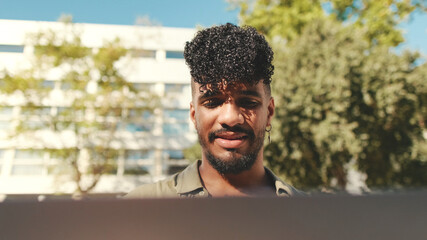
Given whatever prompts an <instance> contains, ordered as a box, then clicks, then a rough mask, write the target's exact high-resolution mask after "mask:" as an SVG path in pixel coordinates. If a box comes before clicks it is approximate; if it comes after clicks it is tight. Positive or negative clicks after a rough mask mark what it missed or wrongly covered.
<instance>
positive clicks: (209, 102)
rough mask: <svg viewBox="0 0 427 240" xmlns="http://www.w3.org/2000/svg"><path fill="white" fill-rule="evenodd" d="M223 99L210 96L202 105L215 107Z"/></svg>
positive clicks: (220, 103)
mask: <svg viewBox="0 0 427 240" xmlns="http://www.w3.org/2000/svg"><path fill="white" fill-rule="evenodd" d="M222 103H223V100H221V99H219V98H210V99H207V100H205V101H204V102H203V103H202V105H203V106H204V107H206V108H216V107H218V106H220V105H222Z"/></svg>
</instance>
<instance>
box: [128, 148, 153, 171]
mask: <svg viewBox="0 0 427 240" xmlns="http://www.w3.org/2000/svg"><path fill="white" fill-rule="evenodd" d="M152 159H154V151H152V150H127V151H126V153H125V172H124V173H125V174H129V175H145V174H149V173H150V171H151V169H152V166H153V164H152ZM147 160H148V161H147Z"/></svg>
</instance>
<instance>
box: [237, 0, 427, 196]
mask: <svg viewBox="0 0 427 240" xmlns="http://www.w3.org/2000/svg"><path fill="white" fill-rule="evenodd" d="M229 2H230V3H231V4H232V5H234V6H235V7H236V6H237V7H240V10H241V11H240V20H241V24H242V25H251V26H254V27H255V28H257V29H258V30H259V31H260V32H262V33H263V34H265V35H266V36H267V38H268V39H269V40H270V42H271V43H272V47H273V50H274V52H275V60H274V61H275V66H276V69H275V75H274V80H273V83H272V84H273V90H274V91H275V93H274V94H275V100H276V116H275V119H274V124H273V127H274V129H273V136H272V139H273V143H272V144H269V145H268V146H267V147H266V150H265V156H266V160H267V162H268V164H269V165H270V166H271V167H272V168H274V169H275V170H276V171H278V172H280V174H281V175H282V176H283V177H284V178H286V179H288V180H290V181H291V182H292V183H293V184H295V185H296V186H298V187H301V188H305V189H312V188H322V187H326V188H331V187H333V188H337V189H344V188H345V186H346V184H347V180H348V179H347V171H348V169H349V168H350V167H353V168H356V169H357V170H358V171H359V172H361V173H363V174H366V176H367V179H366V183H367V184H368V186H370V187H371V188H383V187H390V186H394V187H403V186H416V187H420V186H424V187H425V186H427V174H426V172H427V160H426V156H427V152H426V149H427V144H426V138H425V137H423V133H424V134H425V133H426V128H425V126H426V125H425V119H426V88H425V87H424V85H425V81H426V79H427V77H426V76H427V75H426V73H427V72H426V69H427V65H426V64H423V65H420V64H417V62H418V60H419V54H417V53H409V52H406V53H403V54H400V55H398V54H395V53H393V50H392V48H391V47H394V46H397V45H398V44H399V43H401V42H403V41H404V39H403V37H402V33H401V31H400V29H398V24H399V23H401V22H402V21H404V20H406V19H407V18H408V17H409V15H410V14H411V13H412V12H414V11H426V3H425V1H397V0H396V1H394V0H392V1H385V0H384V1H382V0H380V1H369V0H361V1H347V0H331V1H325V0H302V1H292V0H278V1H267V0H256V1H250V0H230V1H229Z"/></svg>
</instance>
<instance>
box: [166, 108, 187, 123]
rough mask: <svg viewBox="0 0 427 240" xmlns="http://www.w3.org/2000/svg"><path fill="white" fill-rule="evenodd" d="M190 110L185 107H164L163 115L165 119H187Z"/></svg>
mask: <svg viewBox="0 0 427 240" xmlns="http://www.w3.org/2000/svg"><path fill="white" fill-rule="evenodd" d="M189 114H190V111H189V110H187V109H165V110H163V117H164V118H166V119H175V120H177V121H187V119H188V118H189V116H190V115H189Z"/></svg>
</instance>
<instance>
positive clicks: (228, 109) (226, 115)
mask: <svg viewBox="0 0 427 240" xmlns="http://www.w3.org/2000/svg"><path fill="white" fill-rule="evenodd" d="M218 122H219V123H220V124H221V125H227V126H229V127H233V126H235V125H239V124H243V123H244V122H245V118H244V116H243V114H242V112H241V109H240V108H239V107H238V106H236V104H235V103H233V102H231V101H228V102H226V103H224V104H223V105H222V106H221V111H220V113H219V116H218Z"/></svg>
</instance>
